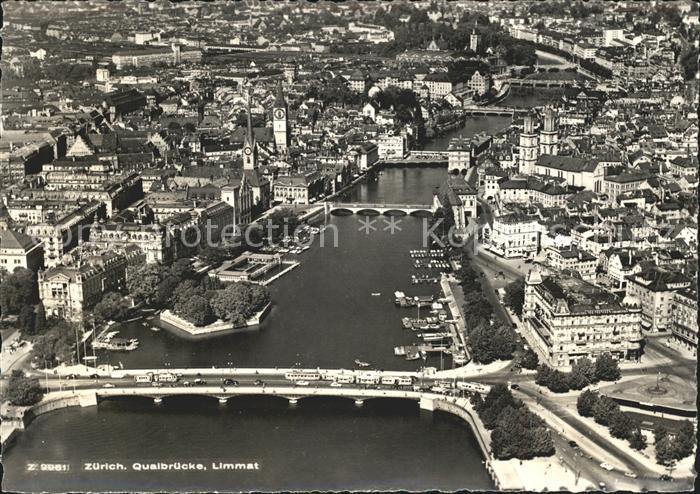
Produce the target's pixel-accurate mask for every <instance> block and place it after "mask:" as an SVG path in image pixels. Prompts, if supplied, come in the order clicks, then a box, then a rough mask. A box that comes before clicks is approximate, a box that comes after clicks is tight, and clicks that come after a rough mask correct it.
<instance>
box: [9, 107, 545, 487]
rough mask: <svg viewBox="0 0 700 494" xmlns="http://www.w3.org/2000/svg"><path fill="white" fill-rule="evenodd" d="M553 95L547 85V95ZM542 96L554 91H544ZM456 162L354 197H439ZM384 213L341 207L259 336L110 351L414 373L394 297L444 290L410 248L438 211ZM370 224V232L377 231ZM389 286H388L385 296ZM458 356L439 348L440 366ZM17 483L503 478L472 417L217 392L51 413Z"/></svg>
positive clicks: (12, 481)
mask: <svg viewBox="0 0 700 494" xmlns="http://www.w3.org/2000/svg"><path fill="white" fill-rule="evenodd" d="M538 100H539V98H538ZM531 104H535V105H536V104H539V103H537V102H534V101H533V102H532V103H531ZM509 121H510V119H509V118H502V117H483V118H478V119H474V120H472V121H469V122H468V123H467V126H465V128H463V129H458V130H456V131H454V132H453V133H452V134H448V135H445V136H442V137H441V138H439V139H437V140H435V141H434V142H433V143H431V146H430V148H431V149H444V148H445V147H446V146H447V143H448V142H449V138H451V137H453V136H454V135H466V136H470V135H473V134H475V133H476V132H480V131H487V132H494V131H497V130H499V129H501V128H503V127H505V126H507V125H508V123H509ZM446 173H447V172H446V169H445V168H419V167H416V168H387V169H385V170H384V171H383V173H382V174H381V175H380V176H379V179H378V180H377V181H371V182H364V183H361V184H359V185H358V186H357V187H356V188H354V189H353V190H352V191H350V192H348V193H347V194H346V196H345V197H343V198H342V200H346V201H349V202H355V201H358V202H359V201H363V202H364V201H367V202H390V203H412V204H416V203H420V204H429V203H430V202H431V200H432V195H433V190H434V188H435V187H436V186H439V185H440V184H441V183H442V181H443V180H444V179H445V177H446ZM372 219H373V220H374V221H375V222H374V223H373V224H371V225H369V226H367V225H366V224H362V223H361V222H360V220H364V218H361V217H359V216H356V215H354V216H331V217H329V218H328V219H327V221H328V224H329V225H330V226H331V227H330V228H329V229H328V230H327V232H333V231H337V242H335V241H334V239H333V235H332V234H330V233H329V235H327V236H326V238H325V246H324V247H320V246H319V245H317V244H315V245H314V246H313V247H312V248H311V249H310V250H309V251H307V252H306V253H304V254H301V255H300V256H299V260H300V261H301V262H302V265H301V266H300V267H299V268H297V269H295V270H293V271H291V272H290V273H288V274H287V275H285V276H283V277H282V278H280V279H279V280H277V281H275V282H274V283H273V284H272V285H271V286H270V288H271V292H272V300H273V304H274V306H273V309H272V312H271V313H270V314H269V315H268V317H267V318H266V319H265V321H264V323H263V324H262V325H261V327H260V329H259V330H258V331H255V332H250V333H246V334H238V335H230V336H221V337H214V338H208V339H199V340H194V341H193V340H187V339H183V338H181V337H179V336H176V335H174V334H172V333H170V332H169V331H166V330H161V331H158V332H154V331H151V330H150V329H148V328H146V327H144V326H142V325H141V324H139V323H134V324H131V325H128V326H127V327H125V328H123V329H122V336H124V337H128V338H131V337H136V338H139V340H140V342H141V344H140V347H139V349H138V350H136V351H134V352H129V353H119V354H114V353H112V354H110V353H109V352H106V353H102V354H99V355H98V357H99V362H98V363H99V364H104V363H112V364H115V365H119V364H121V365H123V366H124V367H126V368H146V367H164V366H166V367H167V366H172V367H210V366H212V365H216V366H218V367H223V366H236V367H274V366H292V365H294V364H301V365H303V366H306V367H317V366H319V367H333V368H339V367H340V368H352V367H353V361H354V360H355V359H361V360H364V361H367V362H370V363H371V364H372V365H373V366H374V367H376V368H383V369H397V370H414V369H417V367H418V365H423V364H422V363H421V364H417V363H416V362H408V361H405V360H403V359H402V358H400V357H396V356H394V354H393V347H394V346H397V345H404V344H410V343H413V342H415V341H416V339H415V337H414V336H413V335H412V334H410V332H407V331H405V330H403V329H402V328H401V324H400V319H401V317H403V316H407V315H408V316H414V315H415V313H413V312H412V311H411V310H404V309H398V308H395V307H394V305H393V292H394V291H395V290H404V291H406V292H408V293H410V294H415V295H422V294H428V293H437V292H438V289H437V287H434V286H427V285H411V284H410V282H409V279H410V275H411V273H412V261H411V257H410V256H409V252H408V251H409V250H410V249H419V248H422V236H423V235H422V234H423V231H424V229H425V226H424V223H423V219H421V218H416V217H401V218H400V222H399V223H396V224H394V228H393V231H391V230H392V228H391V226H390V224H389V223H387V222H386V221H385V220H388V218H385V217H383V216H379V217H376V218H372ZM363 228H364V229H363ZM374 292H380V293H381V296H372V293H374ZM441 364H442V365H444V366H449V365H450V362H449V361H447V360H444V361H442V362H441V361H440V360H439V358H434V357H433V358H431V359H429V360H428V365H433V366H436V367H440V365H441ZM193 459H203V460H206V464H210V463H211V461H222V462H233V461H238V462H240V461H246V462H248V461H250V462H258V463H259V468H260V469H259V470H255V471H246V472H242V471H236V472H225V473H223V472H218V471H217V472H213V471H207V472H194V473H192V472H188V473H157V472H140V473H134V472H131V471H126V472H124V471H116V472H109V471H107V472H84V471H81V469H82V464H83V462H93V461H103V462H104V461H117V462H124V463H125V464H130V463H131V462H133V461H176V460H187V461H190V460H193ZM52 460H53V461H57V460H61V461H66V462H69V463H70V465H71V471H70V472H69V473H48V472H43V473H34V472H28V471H27V470H26V465H27V463H28V462H36V461H52ZM3 464H4V467H5V476H4V479H3V489H4V490H12V491H33V492H36V491H39V490H46V491H68V490H77V491H88V490H117V491H136V490H138V491H143V490H202V491H212V490H263V491H270V490H301V489H304V490H309V489H319V490H334V489H335V490H337V489H342V488H351V489H355V490H361V489H366V490H372V489H376V490H379V489H404V490H418V491H420V490H428V489H442V490H455V489H459V488H466V489H476V490H483V489H491V488H493V485H492V482H491V480H490V479H489V477H488V475H487V473H486V471H485V469H484V467H483V465H482V462H481V452H480V450H479V448H478V445H477V443H476V441H475V440H474V438H473V436H472V434H471V431H470V430H469V428H468V427H467V426H466V425H465V424H464V423H462V422H461V421H459V420H458V419H456V418H454V417H451V416H448V415H443V414H441V413H435V414H432V415H430V414H428V415H426V414H425V413H424V412H420V411H419V409H418V406H417V404H416V403H413V402H408V401H405V402H404V401H401V400H386V401H385V400H377V401H374V400H369V401H367V402H365V405H364V406H363V407H362V408H356V407H355V406H354V404H353V403H352V402H351V401H349V400H348V401H344V400H322V399H311V400H309V401H305V400H302V401H300V404H299V406H298V407H296V408H290V406H289V405H288V403H287V402H286V400H285V401H282V400H279V401H277V399H274V398H273V399H268V398H262V397H258V398H237V399H232V400H229V403H228V405H227V406H220V405H219V404H218V402H216V401H215V400H210V399H207V398H192V397H190V398H182V399H172V400H164V402H163V404H161V405H160V406H156V405H154V404H153V403H152V402H151V401H150V400H138V399H126V400H119V401H104V402H101V403H100V404H99V405H98V406H97V407H89V408H84V409H65V410H62V411H60V412H54V413H50V414H47V415H44V416H40V417H38V418H37V419H36V420H35V421H34V422H33V423H32V424H31V426H30V427H29V428H28V429H27V430H26V431H25V432H24V433H22V434H21V435H20V436H19V437H18V439H17V440H16V442H15V444H14V445H13V446H12V447H11V448H10V449H9V450H8V451H7V452H6V453H5V454H4V455H3Z"/></svg>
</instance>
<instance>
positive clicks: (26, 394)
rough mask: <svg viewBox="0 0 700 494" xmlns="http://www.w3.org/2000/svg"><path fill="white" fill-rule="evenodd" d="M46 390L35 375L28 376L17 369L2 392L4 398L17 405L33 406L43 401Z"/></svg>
mask: <svg viewBox="0 0 700 494" xmlns="http://www.w3.org/2000/svg"><path fill="white" fill-rule="evenodd" d="M43 396H44V390H43V389H42V387H41V385H40V384H39V380H38V379H37V378H35V377H27V376H25V374H24V372H22V371H21V370H19V369H15V370H13V371H12V373H11V374H10V378H9V379H8V380H7V385H6V386H5V389H4V390H3V393H2V400H3V401H9V402H10V403H11V404H12V405H15V406H23V407H26V406H31V405H34V404H35V403H38V402H40V401H41V398H42V397H43Z"/></svg>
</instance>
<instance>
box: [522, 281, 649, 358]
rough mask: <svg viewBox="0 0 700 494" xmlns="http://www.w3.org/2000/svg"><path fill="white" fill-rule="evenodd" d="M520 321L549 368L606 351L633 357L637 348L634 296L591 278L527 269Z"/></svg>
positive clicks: (639, 340) (639, 342)
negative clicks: (618, 293)
mask: <svg viewBox="0 0 700 494" xmlns="http://www.w3.org/2000/svg"><path fill="white" fill-rule="evenodd" d="M523 322H524V323H525V325H526V328H527V330H529V331H530V332H531V334H532V337H533V338H532V339H533V340H534V343H535V344H536V345H537V349H538V350H539V353H540V356H541V357H543V358H544V360H545V363H547V364H548V365H550V366H552V367H569V366H571V365H573V364H574V363H575V362H576V361H577V360H579V359H581V358H584V357H586V358H589V359H591V360H596V359H597V358H598V357H599V356H601V355H603V354H605V353H609V354H610V355H611V356H612V357H613V358H616V359H618V360H638V359H639V357H640V356H641V353H642V341H643V336H642V330H641V308H640V307H639V301H638V300H635V299H634V298H633V297H625V299H624V300H623V301H622V302H619V301H618V299H617V297H615V295H613V294H612V293H610V292H607V291H605V290H603V289H602V288H599V287H597V286H595V285H593V284H591V283H588V282H586V281H583V280H580V279H578V278H573V277H569V276H563V275H550V276H547V277H544V278H543V277H542V276H541V275H540V273H539V272H538V271H536V270H535V271H531V272H530V274H529V275H528V278H527V280H526V284H525V304H524V307H523Z"/></svg>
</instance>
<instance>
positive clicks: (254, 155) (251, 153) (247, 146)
mask: <svg viewBox="0 0 700 494" xmlns="http://www.w3.org/2000/svg"><path fill="white" fill-rule="evenodd" d="M257 168H258V147H257V146H256V145H255V136H254V135H253V120H252V118H251V116H250V92H248V129H247V132H246V136H245V142H244V143H243V169H244V170H256V169H257Z"/></svg>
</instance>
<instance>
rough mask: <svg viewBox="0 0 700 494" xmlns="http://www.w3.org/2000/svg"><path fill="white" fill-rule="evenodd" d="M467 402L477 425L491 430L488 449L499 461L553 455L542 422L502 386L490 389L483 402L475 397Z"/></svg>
mask: <svg viewBox="0 0 700 494" xmlns="http://www.w3.org/2000/svg"><path fill="white" fill-rule="evenodd" d="M471 401H472V404H473V405H474V409H475V410H476V412H477V414H478V415H479V418H480V419H481V422H482V423H483V424H484V426H485V427H486V428H487V429H489V430H491V450H492V452H493V455H494V456H495V457H496V458H498V459H499V460H509V459H511V458H518V459H521V460H527V459H531V458H535V457H537V456H551V455H553V454H554V443H553V441H552V435H551V432H550V430H549V429H548V428H547V427H546V426H545V423H544V421H543V420H542V419H541V418H540V417H538V416H536V415H535V414H533V413H532V412H530V410H528V408H527V407H526V406H525V404H524V403H523V402H522V401H521V400H518V399H516V398H515V397H514V396H513V394H512V393H511V391H510V390H509V389H508V388H507V387H506V386H505V385H503V384H498V385H496V386H493V387H492V388H491V390H490V391H489V393H488V394H487V395H486V398H484V399H482V398H481V395H479V394H475V395H473V396H472V400H471Z"/></svg>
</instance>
